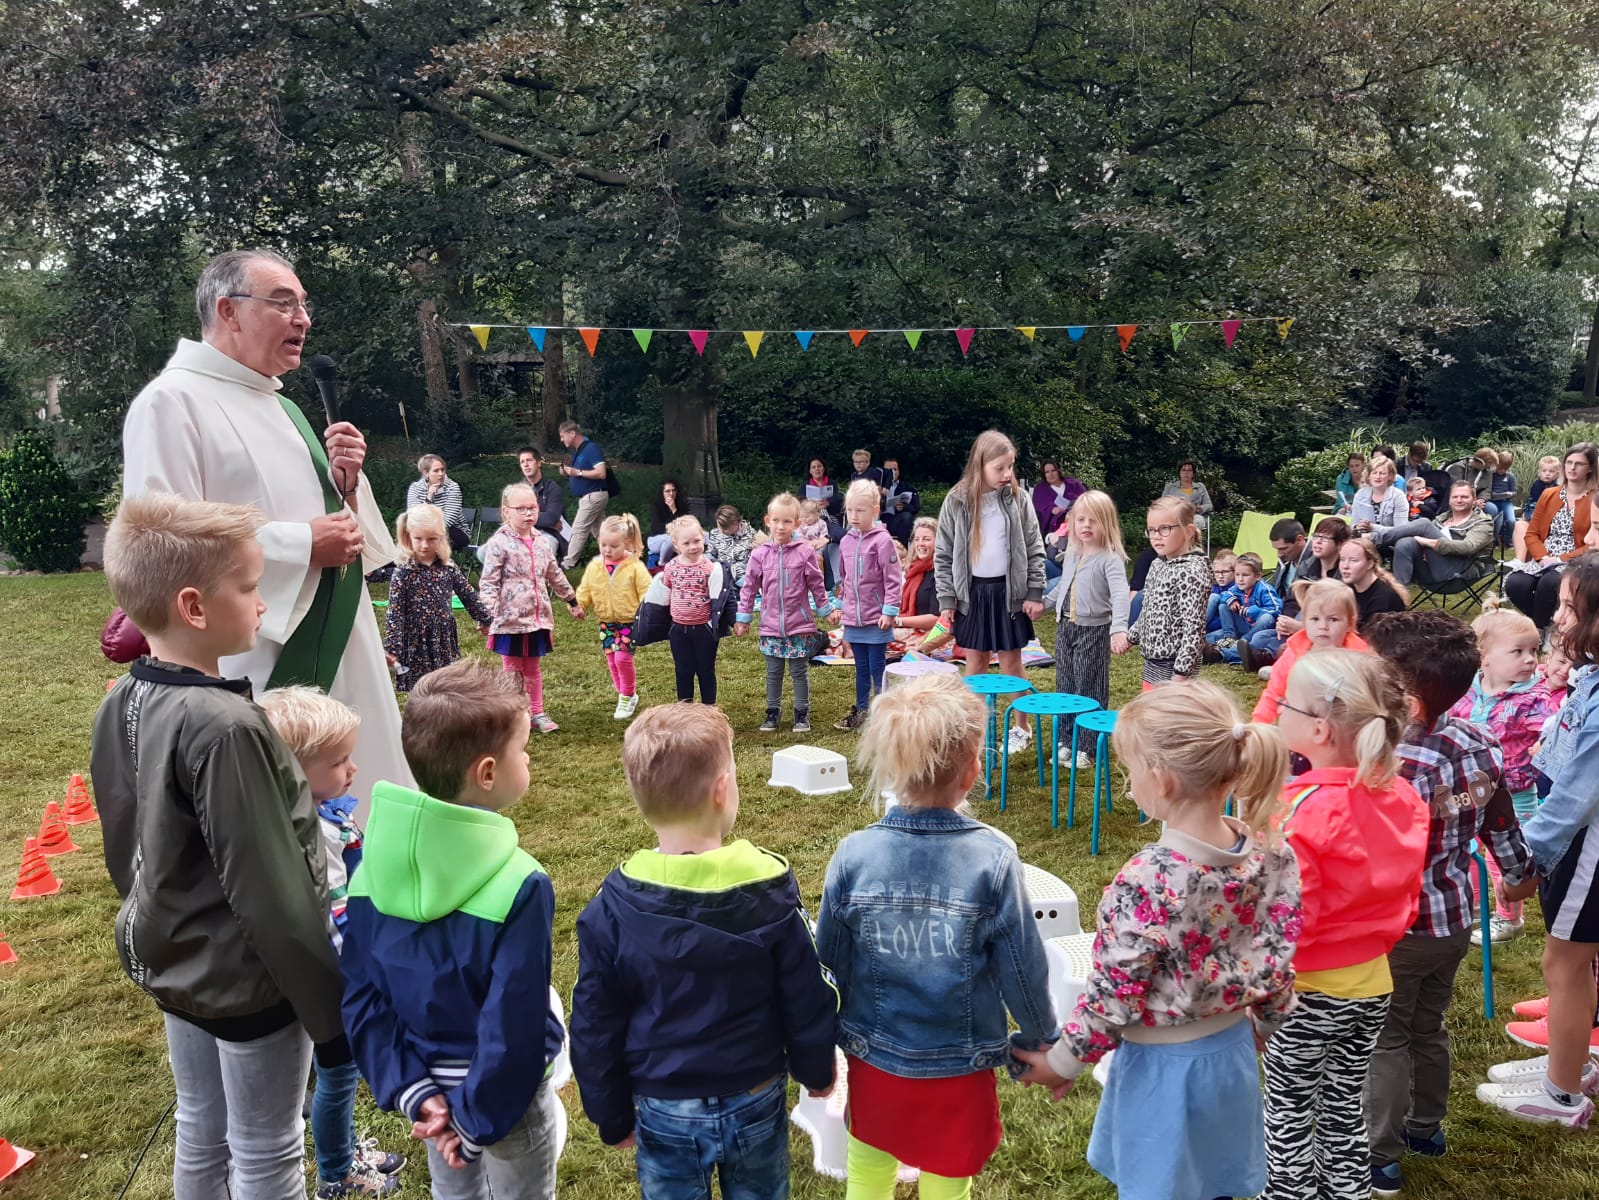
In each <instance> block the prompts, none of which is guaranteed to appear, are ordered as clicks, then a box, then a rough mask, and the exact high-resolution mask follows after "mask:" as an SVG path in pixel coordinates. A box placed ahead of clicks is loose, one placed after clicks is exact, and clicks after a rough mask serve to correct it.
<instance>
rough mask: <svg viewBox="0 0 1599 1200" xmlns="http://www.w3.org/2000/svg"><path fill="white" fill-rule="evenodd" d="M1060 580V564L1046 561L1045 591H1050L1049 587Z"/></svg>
mask: <svg viewBox="0 0 1599 1200" xmlns="http://www.w3.org/2000/svg"><path fill="white" fill-rule="evenodd" d="M1059 578H1060V564H1059V563H1058V562H1052V561H1050V560H1049V559H1048V558H1046V559H1044V590H1045V591H1048V590H1049V585H1050V584H1052V583H1054V582H1055V581H1056V580H1057V579H1059Z"/></svg>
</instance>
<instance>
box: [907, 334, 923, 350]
mask: <svg viewBox="0 0 1599 1200" xmlns="http://www.w3.org/2000/svg"><path fill="white" fill-rule="evenodd" d="M905 340H906V341H907V342H909V343H910V344H911V349H912V350H914V349H916V347H917V346H919V345H921V342H922V331H921V330H920V329H907V330H906V331H905Z"/></svg>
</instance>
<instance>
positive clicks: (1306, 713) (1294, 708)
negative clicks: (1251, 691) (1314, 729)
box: [1277, 700, 1322, 721]
mask: <svg viewBox="0 0 1599 1200" xmlns="http://www.w3.org/2000/svg"><path fill="white" fill-rule="evenodd" d="M1277 707H1278V708H1286V709H1287V710H1288V711H1289V712H1296V713H1298V714H1299V715H1300V716H1302V717H1309V718H1310V719H1311V720H1312V721H1320V720H1322V716H1321V714H1320V713H1313V712H1311V711H1310V710H1309V709H1308V708H1300V707H1299V705H1297V704H1290V703H1288V701H1286V700H1279V701H1277Z"/></svg>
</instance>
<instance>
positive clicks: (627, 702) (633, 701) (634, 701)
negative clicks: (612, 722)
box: [617, 692, 638, 721]
mask: <svg viewBox="0 0 1599 1200" xmlns="http://www.w3.org/2000/svg"><path fill="white" fill-rule="evenodd" d="M624 706H625V707H626V710H627V711H626V712H624V713H622V715H621V716H620V717H618V718H617V720H619V721H625V720H627V719H628V718H629V717H631V716H632V715H633V714H634V713H636V712H638V693H637V692H634V693H633V694H632V695H631V696H623V697H622V699H621V701H620V702H619V703H618V704H617V708H623V707H624Z"/></svg>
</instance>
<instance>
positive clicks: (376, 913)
mask: <svg viewBox="0 0 1599 1200" xmlns="http://www.w3.org/2000/svg"><path fill="white" fill-rule="evenodd" d="M529 731H530V720H529V717H528V707H527V700H526V698H525V697H524V696H523V694H522V688H521V681H520V680H519V679H517V678H516V677H515V676H513V675H507V674H506V673H505V672H503V671H495V670H491V669H490V668H488V667H486V666H483V665H482V664H481V663H477V662H471V661H467V660H460V661H457V662H453V663H451V664H450V665H449V666H446V667H440V668H439V669H438V670H436V671H431V672H429V673H428V674H427V676H426V677H424V678H423V680H422V681H421V682H420V683H419V684H418V685H417V686H416V687H415V688H413V689H412V691H411V697H410V700H409V701H408V702H407V703H406V706H405V715H404V722H403V725H402V731H401V738H402V742H403V744H404V747H405V757H406V760H407V761H408V762H409V763H410V765H411V770H412V772H413V773H414V774H415V776H416V780H417V783H418V784H419V785H420V786H421V787H422V789H423V790H422V791H420V792H418V791H412V790H411V789H409V788H402V787H398V786H396V785H394V784H391V783H379V784H378V785H377V786H376V787H374V788H373V789H372V812H371V815H370V816H369V817H368V819H367V827H366V843H365V847H364V857H363V859H362V862H361V868H360V870H358V871H357V872H356V873H355V876H354V877H353V878H352V880H351V882H350V893H349V905H348V907H347V908H346V909H345V915H346V925H345V931H344V957H343V967H344V975H345V989H344V1024H345V1028H346V1029H347V1030H348V1032H349V1035H350V1042H351V1045H352V1047H353V1048H354V1050H355V1058H356V1062H357V1063H358V1064H359V1065H360V1067H361V1074H362V1075H364V1076H365V1077H366V1079H367V1082H368V1083H370V1084H371V1086H372V1094H373V1096H374V1097H375V1098H376V1100H377V1102H378V1104H379V1106H381V1107H382V1108H385V1109H392V1110H398V1111H400V1112H403V1113H404V1114H405V1115H406V1116H408V1117H409V1118H411V1121H412V1122H413V1124H412V1129H411V1132H412V1135H413V1136H415V1137H418V1138H427V1139H428V1140H429V1143H430V1144H429V1146H428V1168H429V1172H430V1175H431V1179H432V1185H433V1197H434V1200H487V1197H488V1196H490V1195H491V1194H492V1195H493V1196H494V1197H495V1200H548V1198H549V1197H552V1196H554V1194H555V1161H556V1158H557V1157H558V1155H559V1153H560V1149H559V1140H560V1138H559V1134H558V1132H557V1131H558V1124H557V1116H556V1106H557V1105H558V1104H559V1101H558V1100H557V1099H556V1098H555V1096H554V1094H553V1089H552V1088H550V1087H549V1086H548V1083H547V1079H548V1075H549V1068H550V1064H551V1063H552V1062H553V1061H554V1059H555V1057H556V1055H557V1054H558V1053H559V1052H560V1049H561V1043H562V1041H563V1040H564V1037H565V1033H564V1031H563V1030H562V1028H561V1023H560V1019H559V1018H558V1017H556V1016H555V1014H554V1013H553V1012H551V1010H550V1002H549V995H550V925H551V921H552V919H553V917H554V913H555V893H554V891H553V889H552V888H551V887H550V880H549V876H548V875H546V874H545V872H544V869H543V868H542V867H541V866H539V864H538V862H537V861H536V860H534V858H533V857H532V856H531V855H530V854H528V853H527V852H526V851H525V850H523V849H522V848H521V847H520V845H518V838H517V832H516V826H515V825H513V824H512V823H511V821H510V819H509V818H507V817H504V816H501V815H500V810H501V809H505V808H509V807H510V806H511V805H513V804H515V803H517V802H518V801H520V800H521V799H522V798H523V797H524V796H525V795H526V793H527V788H528V761H527V739H528V734H529ZM435 797H440V798H437V799H436V798H435Z"/></svg>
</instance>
